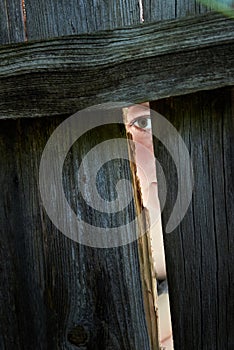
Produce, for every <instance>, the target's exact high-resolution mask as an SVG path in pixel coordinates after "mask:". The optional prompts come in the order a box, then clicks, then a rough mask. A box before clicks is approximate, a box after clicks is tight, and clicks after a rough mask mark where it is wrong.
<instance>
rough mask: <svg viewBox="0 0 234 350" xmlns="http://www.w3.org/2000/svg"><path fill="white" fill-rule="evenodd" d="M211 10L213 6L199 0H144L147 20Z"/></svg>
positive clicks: (152, 20) (177, 16) (145, 18)
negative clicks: (205, 4)
mask: <svg viewBox="0 0 234 350" xmlns="http://www.w3.org/2000/svg"><path fill="white" fill-rule="evenodd" d="M210 11H211V6H204V5H203V4H202V2H200V1H199V0H198V1H196V0H169V1H160V0H143V13H144V20H145V22H154V21H161V20H166V19H175V18H183V17H188V16H194V15H200V14H201V13H206V12H210Z"/></svg>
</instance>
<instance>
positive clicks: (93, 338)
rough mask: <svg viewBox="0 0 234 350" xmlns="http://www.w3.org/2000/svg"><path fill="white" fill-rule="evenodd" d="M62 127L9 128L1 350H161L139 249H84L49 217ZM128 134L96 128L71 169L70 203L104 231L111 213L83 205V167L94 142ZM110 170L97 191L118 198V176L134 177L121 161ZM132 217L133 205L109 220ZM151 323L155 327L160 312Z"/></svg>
mask: <svg viewBox="0 0 234 350" xmlns="http://www.w3.org/2000/svg"><path fill="white" fill-rule="evenodd" d="M62 121H63V118H45V119H31V120H29V119H24V120H18V121H14V120H8V121H1V128H0V159H1V171H0V181H1V184H2V194H1V197H0V202H1V203H0V224H1V225H0V226H1V228H0V231H1V234H0V266H1V273H0V282H1V283H0V285H1V288H0V344H1V349H4V350H12V349H43V350H45V349H69V350H72V349H74V350H75V349H82V350H84V349H88V350H95V349H96V350H99V349H100V350H103V349H106V350H112V349H116V350H118V349H119V350H123V349H126V350H130V349H131V350H136V349H139V350H142V349H145V350H148V349H149V350H150V349H157V344H156V343H154V344H153V345H152V339H150V337H151V336H150V332H152V329H151V330H149V331H148V329H149V328H148V326H149V324H148V325H147V322H146V317H148V315H146V311H145V306H144V303H143V293H145V292H146V293H149V291H148V290H147V291H145V292H144V289H145V287H144V285H143V284H142V276H141V271H140V265H139V252H138V250H139V247H138V244H137V242H136V241H135V242H133V243H130V244H128V245H125V246H120V247H117V248H108V249H97V248H92V247H88V246H84V245H81V244H78V243H75V242H74V241H72V240H70V239H68V238H67V237H65V235H63V234H62V233H61V232H59V231H58V230H57V229H56V228H55V226H54V225H53V224H52V223H51V222H50V220H49V218H48V216H47V214H46V212H45V211H44V208H43V205H42V202H41V198H40V194H39V189H38V171H39V162H40V158H41V154H42V151H43V149H44V146H45V144H46V142H47V139H48V137H49V136H50V134H51V133H52V131H53V130H54V129H55V128H56V126H57V125H59V124H60V123H61V122H62ZM124 135H125V130H124V128H123V127H122V128H121V127H120V126H119V125H111V126H102V127H101V128H98V129H96V130H93V131H92V132H89V133H87V134H85V135H83V136H82V138H81V139H79V141H77V143H75V144H74V146H73V147H72V149H71V150H70V152H69V154H68V156H67V159H66V162H65V163H64V183H63V185H64V191H65V193H66V196H67V199H68V201H69V202H70V203H71V205H74V206H75V209H74V210H76V211H77V213H78V214H77V215H79V214H82V216H83V220H86V221H87V222H90V220H91V222H92V224H95V225H101V226H102V227H108V226H105V225H107V224H108V220H107V218H105V217H104V216H103V215H104V214H103V215H102V213H99V215H96V216H95V215H93V214H92V212H91V211H90V210H89V208H87V205H85V203H82V204H81V205H79V204H78V203H79V198H80V195H79V185H80V184H79V183H78V182H77V171H78V166H79V165H80V162H81V160H82V159H83V157H84V155H85V154H86V153H87V152H88V151H89V150H90V148H91V147H93V146H94V145H95V144H98V143H100V142H103V141H104V140H106V139H109V138H117V137H124ZM65 137H69V135H65ZM114 146H115V143H114V142H113V147H114ZM126 147H127V143H126ZM109 151H110V152H111V149H109ZM97 160H98V161H99V162H100V163H101V162H102V160H103V158H102V154H98V155H97V158H96V161H97ZM48 171H49V169H48ZM106 171H107V174H106V176H107V177H109V179H110V180H111V181H106V182H105V178H104V179H102V178H99V182H98V185H103V182H104V183H105V191H106V192H105V194H106V195H107V196H110V197H112V198H114V197H115V186H116V181H117V180H118V176H119V175H121V176H123V177H125V178H130V173H129V172H130V170H129V165H128V164H126V162H124V161H123V160H120V161H118V163H117V164H116V162H113V163H111V164H109V165H108V167H107V169H106ZM86 175H87V178H88V173H87V174H86ZM91 188H92V186H91V185H90V186H89V190H91ZM51 200H53V198H51ZM132 215H134V206H133V204H131V206H130V207H129V208H128V210H127V212H125V214H124V215H122V216H112V219H111V220H112V221H111V222H112V224H113V225H118V224H120V221H121V220H122V219H123V217H125V218H128V217H131V216H132ZM109 221H110V220H109ZM91 222H90V223H91ZM121 222H122V221H121ZM81 227H82V226H81ZM81 227H80V230H82V228H81ZM128 233H129V232H127V231H126V235H127V234H128ZM83 234H85V232H83ZM143 255H144V254H143ZM141 259H142V257H141ZM145 259H146V260H147V256H145ZM147 268H149V265H148V266H147V265H145V267H144V269H145V273H146V271H147ZM149 308H151V307H149ZM154 317H155V315H154ZM150 322H151V324H152V325H153V324H155V319H153V314H152V313H151V321H150ZM155 334H156V329H155V330H154V337H155Z"/></svg>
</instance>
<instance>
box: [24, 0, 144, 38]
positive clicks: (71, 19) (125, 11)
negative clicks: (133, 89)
mask: <svg viewBox="0 0 234 350" xmlns="http://www.w3.org/2000/svg"><path fill="white" fill-rule="evenodd" d="M25 8H26V13H27V21H26V23H27V34H28V39H29V40H35V39H47V38H51V37H58V36H64V35H71V34H81V33H90V32H96V31H98V30H104V29H113V28H117V27H124V26H126V25H133V24H137V23H139V22H140V10H139V3H138V0H127V1H126V0H115V1H113V0H111V1H108V0H105V1H103V0H91V1H87V0H73V1H70V2H67V1H66V0H57V1H54V0H42V1H38V2H35V1H34V0H25Z"/></svg>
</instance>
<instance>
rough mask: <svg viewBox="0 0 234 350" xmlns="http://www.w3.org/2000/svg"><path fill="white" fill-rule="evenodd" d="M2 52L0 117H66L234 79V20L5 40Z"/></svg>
mask: <svg viewBox="0 0 234 350" xmlns="http://www.w3.org/2000/svg"><path fill="white" fill-rule="evenodd" d="M233 13H234V11H233ZM0 57H1V60H0V118H2V119H4V118H22V117H43V116H55V115H64V116H65V115H67V116H68V115H71V114H73V113H75V112H77V111H78V110H81V109H83V108H86V107H89V106H92V105H95V104H101V103H106V102H120V103H121V102H122V101H125V102H126V101H127V102H129V101H130V102H131V103H139V102H143V101H152V100H156V99H160V98H164V97H168V96H176V95H182V94H187V93H190V92H195V91H199V90H207V89H214V88H219V87H222V86H228V85H234V67H233V60H234V20H233V16H231V17H224V16H223V15H219V14H216V13H209V14H205V15H199V16H194V17H188V18H185V19H179V20H170V21H163V22H160V23H150V24H140V25H137V26H131V27H125V28H121V29H115V30H110V31H102V32H97V33H93V34H85V35H78V36H77V35H75V36H67V37H61V38H55V39H50V40H46V41H35V42H30V43H22V44H14V45H5V46H2V47H0Z"/></svg>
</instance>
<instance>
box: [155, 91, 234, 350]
mask: <svg viewBox="0 0 234 350" xmlns="http://www.w3.org/2000/svg"><path fill="white" fill-rule="evenodd" d="M232 96H233V88H225V89H218V90H214V91H208V92H199V93H196V94H193V95H187V96H180V97H174V98H168V99H164V100H159V101H156V102H154V103H152V104H151V107H152V108H153V109H155V110H157V111H158V112H159V113H161V114H162V115H164V116H165V117H166V118H167V119H168V120H169V121H170V122H171V123H172V124H173V125H174V126H175V127H176V128H177V130H178V132H179V133H180V134H181V136H182V137H183V139H184V141H185V143H186V145H187V147H188V149H189V150H190V154H191V159H192V163H193V169H194V182H195V185H194V192H193V200H192V203H191V205H190V208H189V210H188V212H187V214H186V216H185V218H184V220H183V221H182V222H181V224H180V225H179V227H178V228H176V229H175V230H174V231H173V232H172V233H169V234H164V240H165V250H166V260H167V273H168V283H169V294H170V300H171V312H172V325H173V338H174V343H175V349H181V350H183V349H192V350H193V349H194V350H195V349H204V350H208V349H217V350H219V349H232V348H233V346H234V334H233V322H234V293H233V288H232V281H233V278H234V254H233V247H234V236H233V232H234V230H233V228H234V227H233V225H234V220H233V210H234V208H233V205H234V200H233V194H234V191H233V190H234V188H233V186H234V184H233V164H232V163H233V156H234V149H233V134H234V123H233V122H234V100H233V97H232ZM153 128H157V125H153ZM168 138H170V135H168ZM174 147H176V145H174ZM155 152H156V157H157V158H158V160H159V162H160V163H161V165H162V166H163V169H164V174H165V175H166V177H167V185H168V191H167V194H168V195H167V204H166V207H165V209H164V212H163V226H164V227H165V224H166V222H167V220H168V218H169V216H170V214H171V211H172V208H173V206H174V203H175V199H176V196H177V180H176V179H177V175H178V174H177V173H176V170H175V166H174V163H173V161H172V159H171V157H170V155H169V154H168V152H167V151H166V150H165V148H164V147H163V146H162V144H160V143H157V142H155ZM159 189H160V183H159Z"/></svg>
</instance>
